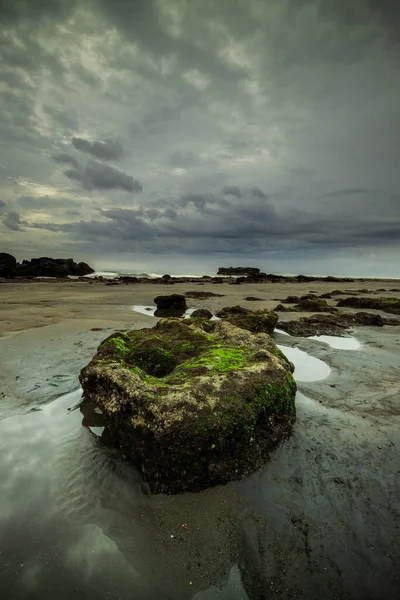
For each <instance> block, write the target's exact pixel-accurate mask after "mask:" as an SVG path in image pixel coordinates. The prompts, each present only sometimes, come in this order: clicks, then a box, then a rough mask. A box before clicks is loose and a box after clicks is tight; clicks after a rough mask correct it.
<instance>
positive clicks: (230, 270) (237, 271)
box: [217, 267, 260, 275]
mask: <svg viewBox="0 0 400 600" xmlns="http://www.w3.org/2000/svg"><path fill="white" fill-rule="evenodd" d="M259 272H260V269H257V268H256V267H220V268H219V269H218V273H217V275H257V274H258V273H259Z"/></svg>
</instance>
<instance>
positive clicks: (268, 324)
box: [217, 306, 278, 335]
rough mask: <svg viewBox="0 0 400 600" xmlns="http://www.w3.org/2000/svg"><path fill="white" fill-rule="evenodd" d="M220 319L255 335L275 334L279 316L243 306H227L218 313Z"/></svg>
mask: <svg viewBox="0 0 400 600" xmlns="http://www.w3.org/2000/svg"><path fill="white" fill-rule="evenodd" d="M217 316H218V317H219V318H220V319H226V320H227V321H229V323H232V325H236V327H241V328H242V329H247V331H251V332H253V333H268V334H269V335H272V334H273V333H274V329H275V326H276V324H277V322H278V315H277V314H276V313H275V312H273V311H272V310H267V309H261V310H249V309H248V308H243V307H242V306H227V307H225V308H223V309H221V310H220V311H219V312H217Z"/></svg>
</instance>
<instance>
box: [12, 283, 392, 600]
mask: <svg viewBox="0 0 400 600" xmlns="http://www.w3.org/2000/svg"><path fill="white" fill-rule="evenodd" d="M396 287H397V288H399V290H400V283H396V282H393V281H390V282H382V281H379V282H360V281H357V282H354V283H349V282H346V283H337V282H335V283H326V282H324V283H320V282H311V283H304V284H287V283H285V284H245V285H241V286H233V285H228V284H220V285H213V284H205V285H199V284H194V283H190V284H176V285H174V286H164V285H157V284H140V285H127V286H122V285H119V286H106V285H105V284H98V283H94V284H88V283H78V282H64V283H58V282H54V283H53V282H51V283H44V282H38V283H15V282H13V283H6V284H1V285H0V311H1V312H0V315H1V319H0V323H1V325H0V334H1V337H0V353H1V373H0V384H1V398H0V419H1V420H0V488H1V494H0V541H1V543H0V597H4V598H9V599H12V598H18V599H20V598H21V599H22V598H28V597H29V598H32V599H36V598H37V599H38V600H39V598H40V599H41V600H42V599H47V598H48V599H49V600H50V598H51V599H52V598H54V596H55V595H56V596H57V597H58V598H65V599H67V598H68V599H70V598H71V599H74V598H82V597H89V598H93V599H94V598H96V599H99V598H116V599H117V598H130V599H134V600H136V599H137V600H142V599H143V600H147V599H153V598H154V599H156V598H160V599H164V598H165V599H167V598H168V599H169V598H171V599H173V598H177V599H186V598H187V599H189V598H194V599H196V600H208V599H214V598H215V599H228V598H229V599H233V600H236V599H237V600H239V599H246V598H249V599H250V600H255V599H256V600H259V599H260V600H261V599H267V598H281V599H292V598H309V599H314V598H315V599H317V598H318V599H320V597H321V595H323V596H324V597H325V598H327V599H331V598H332V599H342V598H343V599H347V598H349V599H360V600H361V599H363V600H368V599H370V600H384V599H385V600H392V599H393V600H394V599H395V598H396V599H397V598H398V589H399V586H400V577H399V568H398V566H399V563H400V561H399V559H400V548H399V539H400V520H399V517H400V483H399V481H400V478H399V474H400V459H399V448H400V436H399V421H400V418H399V413H400V409H399V404H400V367H399V364H400V328H399V327H388V326H385V327H383V328H372V327H368V328H359V329H357V330H354V332H353V335H354V337H355V338H356V339H357V340H358V341H359V342H360V343H361V346H360V347H359V348H358V349H354V350H346V349H337V348H332V347H331V346H330V345H328V344H327V343H324V342H323V341H321V340H312V339H304V338H295V337H290V336H287V335H283V334H279V333H277V334H276V341H277V343H278V344H279V345H280V346H287V347H293V348H297V349H299V350H302V351H304V352H307V353H308V354H309V355H311V356H312V357H315V358H317V359H319V360H321V361H323V362H324V363H326V365H328V366H329V367H330V371H329V372H328V371H327V372H326V374H327V376H326V377H325V378H323V379H319V380H317V381H315V379H318V373H319V374H320V373H321V371H318V366H316V364H317V363H314V364H313V363H309V366H308V371H307V363H305V365H303V366H302V367H301V365H300V364H299V366H298V387H299V393H298V397H297V422H296V425H295V430H294V435H293V437H292V438H291V439H290V440H289V441H288V442H286V443H285V444H283V445H282V446H281V447H280V448H279V449H278V450H277V452H276V453H275V454H274V456H273V457H272V460H271V461H270V462H269V463H268V465H266V467H265V469H263V470H262V471H261V472H258V473H255V474H254V475H253V476H251V477H250V478H248V479H246V480H243V481H241V482H239V483H235V484H232V485H228V486H221V487H217V488H214V489H212V490H207V491H205V492H202V493H200V494H183V495H181V496H175V497H168V496H153V497H148V496H147V495H146V494H144V493H143V491H142V488H141V486H140V475H139V474H138V473H137V472H136V471H135V470H134V469H132V468H131V467H130V466H129V465H127V464H126V463H125V462H124V461H123V460H122V459H121V458H120V457H119V456H118V455H117V454H116V453H115V451H114V450H113V449H112V448H108V447H105V446H104V445H103V444H102V443H101V442H100V440H99V438H98V437H97V436H96V435H95V434H94V433H93V432H94V431H96V430H95V428H93V430H91V429H90V428H88V427H85V426H82V420H83V419H84V416H83V415H82V413H81V412H80V410H79V408H77V407H78V406H79V402H80V391H79V389H78V380H77V376H78V374H79V370H80V369H81V368H82V367H83V366H84V365H85V364H86V363H87V362H88V361H89V360H90V358H91V357H92V355H93V353H94V351H95V349H96V347H97V345H98V344H99V343H100V342H101V341H102V339H104V338H105V337H107V336H108V335H109V334H110V333H111V332H112V331H115V330H118V329H129V328H136V327H151V326H152V325H154V323H155V318H154V317H152V316H147V315H145V314H139V313H135V312H133V310H132V306H133V305H151V304H152V300H153V298H154V297H155V296H156V295H159V294H164V293H182V292H185V291H190V290H199V291H211V292H213V293H218V294H224V297H215V298H210V299H207V300H189V301H188V305H189V306H191V307H207V308H210V309H211V310H218V309H219V308H222V307H224V306H231V305H235V304H240V305H242V306H246V307H249V308H251V307H256V308H273V307H275V306H276V304H278V302H279V300H281V299H283V298H285V297H286V296H288V295H291V294H296V295H302V294H305V293H308V292H310V291H312V290H313V291H316V292H317V293H319V294H320V293H324V292H327V291H331V290H333V289H343V290H344V289H348V290H351V289H360V288H367V289H369V290H371V292H373V291H374V290H376V289H379V288H387V289H390V288H396ZM366 295H367V294H366ZM385 295H387V296H393V295H395V296H396V295H397V294H396V293H393V292H390V293H383V292H379V296H385ZM245 296H256V297H260V298H263V299H264V300H263V301H260V302H250V301H249V302H248V301H245V300H244V297H245ZM397 296H398V295H397ZM371 312H372V311H371ZM304 315H305V313H301V314H295V313H293V314H292V313H283V314H282V315H280V318H282V319H285V320H286V319H291V318H293V317H294V318H296V316H297V317H298V316H304ZM386 316H387V315H386ZM94 328H95V329H98V328H101V330H100V331H98V330H97V331H93V330H92V329H94ZM289 352H290V351H288V353H289ZM303 358H304V357H303ZM295 375H296V373H295ZM310 379H311V380H314V381H310ZM75 390H76V391H75ZM85 423H86V424H87V420H86V421H85Z"/></svg>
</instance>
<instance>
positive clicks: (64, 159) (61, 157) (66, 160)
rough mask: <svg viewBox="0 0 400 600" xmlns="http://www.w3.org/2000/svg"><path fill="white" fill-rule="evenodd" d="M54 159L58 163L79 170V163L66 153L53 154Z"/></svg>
mask: <svg viewBox="0 0 400 600" xmlns="http://www.w3.org/2000/svg"><path fill="white" fill-rule="evenodd" d="M52 159H53V160H54V162H56V163H59V164H65V165H70V166H71V167H75V169H78V168H79V161H78V160H77V159H76V158H75V157H74V156H71V155H70V154H67V153H66V152H59V153H58V154H53V156H52Z"/></svg>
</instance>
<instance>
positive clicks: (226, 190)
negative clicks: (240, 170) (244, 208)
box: [222, 185, 243, 198]
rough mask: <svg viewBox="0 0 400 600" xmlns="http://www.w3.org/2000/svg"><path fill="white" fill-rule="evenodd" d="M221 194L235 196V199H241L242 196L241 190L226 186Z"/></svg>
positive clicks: (234, 186)
mask: <svg viewBox="0 0 400 600" xmlns="http://www.w3.org/2000/svg"><path fill="white" fill-rule="evenodd" d="M222 193H223V194H224V195H225V196H236V198H241V197H242V196H243V194H242V190H241V189H240V188H239V187H237V186H236V185H226V186H224V187H223V189H222Z"/></svg>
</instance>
